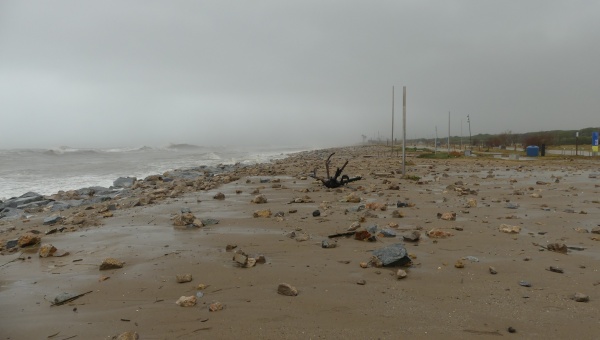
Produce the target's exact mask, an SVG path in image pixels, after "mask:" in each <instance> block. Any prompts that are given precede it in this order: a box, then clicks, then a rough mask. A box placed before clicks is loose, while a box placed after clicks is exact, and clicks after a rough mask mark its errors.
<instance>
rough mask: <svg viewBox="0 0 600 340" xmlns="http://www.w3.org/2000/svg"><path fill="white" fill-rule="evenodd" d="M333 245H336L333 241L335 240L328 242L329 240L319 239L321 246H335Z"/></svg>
mask: <svg viewBox="0 0 600 340" xmlns="http://www.w3.org/2000/svg"><path fill="white" fill-rule="evenodd" d="M335 247H337V243H335V242H332V243H330V242H329V240H323V241H321V248H335Z"/></svg>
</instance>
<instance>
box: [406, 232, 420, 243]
mask: <svg viewBox="0 0 600 340" xmlns="http://www.w3.org/2000/svg"><path fill="white" fill-rule="evenodd" d="M402 238H403V239H404V241H406V242H418V241H419V240H420V239H421V232H420V231H418V230H413V231H411V232H410V233H408V234H404V235H402Z"/></svg>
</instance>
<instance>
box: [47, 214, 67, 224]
mask: <svg viewBox="0 0 600 340" xmlns="http://www.w3.org/2000/svg"><path fill="white" fill-rule="evenodd" d="M62 219H63V217H62V216H60V215H52V216H49V217H46V218H44V223H43V224H44V225H53V224H56V223H58V222H60V221H62Z"/></svg>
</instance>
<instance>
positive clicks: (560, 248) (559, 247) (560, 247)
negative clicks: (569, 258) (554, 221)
mask: <svg viewBox="0 0 600 340" xmlns="http://www.w3.org/2000/svg"><path fill="white" fill-rule="evenodd" d="M546 249H548V250H550V251H553V252H556V253H561V254H566V253H567V251H568V248H567V245H566V244H564V243H550V244H548V245H547V246H546Z"/></svg>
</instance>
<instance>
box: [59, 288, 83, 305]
mask: <svg viewBox="0 0 600 340" xmlns="http://www.w3.org/2000/svg"><path fill="white" fill-rule="evenodd" d="M91 292H92V291H91V290H90V291H89V292H85V293H82V294H75V293H60V294H58V295H57V296H56V297H55V298H54V300H53V301H52V306H60V305H64V304H65V303H69V302H71V301H75V300H77V299H79V298H80V297H82V296H84V295H87V294H89V293H91Z"/></svg>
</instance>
